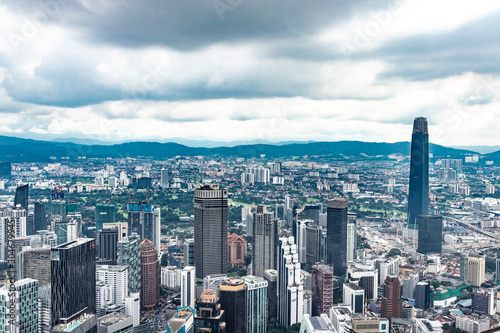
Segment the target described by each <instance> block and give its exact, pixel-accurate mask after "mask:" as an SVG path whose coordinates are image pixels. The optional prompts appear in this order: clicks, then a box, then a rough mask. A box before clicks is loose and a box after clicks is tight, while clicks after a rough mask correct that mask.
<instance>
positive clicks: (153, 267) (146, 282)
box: [140, 239, 160, 309]
mask: <svg viewBox="0 0 500 333" xmlns="http://www.w3.org/2000/svg"><path fill="white" fill-rule="evenodd" d="M140 258H141V307H142V308H145V309H150V308H153V307H155V306H156V305H157V304H158V300H159V298H160V261H159V260H158V251H157V250H156V249H155V247H154V245H153V243H152V242H151V241H150V240H149V239H145V240H143V241H142V242H141V257H140Z"/></svg>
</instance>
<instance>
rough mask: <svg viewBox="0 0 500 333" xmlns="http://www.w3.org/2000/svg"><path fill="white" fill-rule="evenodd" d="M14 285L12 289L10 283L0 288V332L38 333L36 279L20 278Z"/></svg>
mask: <svg viewBox="0 0 500 333" xmlns="http://www.w3.org/2000/svg"><path fill="white" fill-rule="evenodd" d="M14 286H15V289H14V290H12V291H11V290H9V288H10V285H9V286H4V287H2V288H1V289H0V313H1V316H0V332H9V333H38V280H33V279H22V280H19V281H16V282H14ZM12 292H14V293H15V296H14V297H12V295H11V293H12ZM11 305H14V307H13V308H12V307H11ZM10 309H15V310H14V312H11V310H10Z"/></svg>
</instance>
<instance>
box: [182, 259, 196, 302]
mask: <svg viewBox="0 0 500 333" xmlns="http://www.w3.org/2000/svg"><path fill="white" fill-rule="evenodd" d="M195 280H196V268H195V267H194V266H186V267H184V269H183V270H182V271H181V306H193V304H192V303H193V301H194V299H195V297H196V284H195Z"/></svg>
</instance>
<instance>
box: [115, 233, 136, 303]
mask: <svg viewBox="0 0 500 333" xmlns="http://www.w3.org/2000/svg"><path fill="white" fill-rule="evenodd" d="M117 248H118V250H117V252H118V253H117V261H116V263H117V264H118V265H124V266H128V292H129V293H130V294H132V293H140V292H141V260H140V256H141V245H140V243H139V238H138V236H137V235H136V234H132V235H130V236H129V237H125V238H123V239H122V240H121V241H119V242H118V243H117Z"/></svg>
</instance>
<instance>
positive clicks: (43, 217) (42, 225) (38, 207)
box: [33, 201, 47, 234]
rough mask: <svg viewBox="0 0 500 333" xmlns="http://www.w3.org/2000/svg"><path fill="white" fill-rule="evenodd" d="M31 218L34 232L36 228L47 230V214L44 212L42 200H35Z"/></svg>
mask: <svg viewBox="0 0 500 333" xmlns="http://www.w3.org/2000/svg"><path fill="white" fill-rule="evenodd" d="M33 218H34V224H35V234H36V232H37V231H38V230H47V214H46V213H45V204H44V203H43V202H41V201H36V202H35V213H34V217H33Z"/></svg>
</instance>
